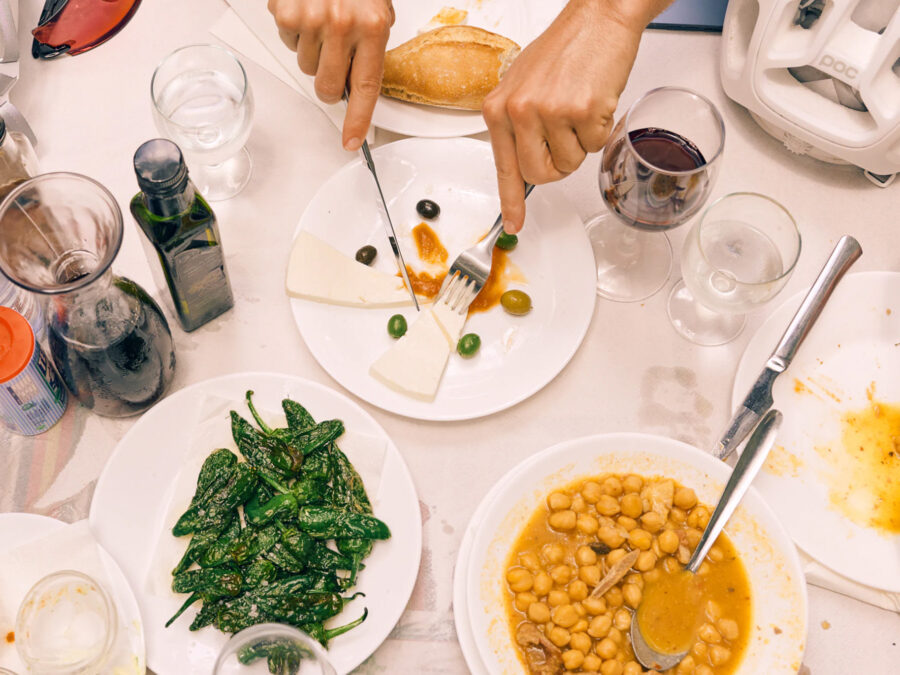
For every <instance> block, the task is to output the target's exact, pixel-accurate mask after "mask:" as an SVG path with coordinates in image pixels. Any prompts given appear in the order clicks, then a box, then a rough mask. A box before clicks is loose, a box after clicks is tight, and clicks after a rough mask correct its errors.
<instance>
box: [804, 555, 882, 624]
mask: <svg viewBox="0 0 900 675" xmlns="http://www.w3.org/2000/svg"><path fill="white" fill-rule="evenodd" d="M797 552H798V553H799V554H800V564H801V565H802V566H803V573H804V574H805V575H806V581H807V583H809V584H812V585H813V586H818V587H819V588H825V589H827V590H829V591H834V592H835V593H840V594H842V595H846V596H847V597H850V598H854V599H856V600H860V601H862V602H866V603H868V604H870V605H875V606H876V607H881V608H882V609H887V610H890V611H892V612H898V613H900V593H889V592H888V591H882V590H879V589H877V588H872V587H871V586H866V585H865V584H860V583H857V582H855V581H852V580H850V579H848V578H847V577H844V576H842V575H840V574H838V573H837V572H834V571H832V570H830V569H828V568H827V567H825V566H824V565H822V564H821V563H819V562H817V561H815V560H813V559H812V558H810V557H809V556H808V555H806V553H804V552H803V551H801V550H799V549H798V550H797Z"/></svg>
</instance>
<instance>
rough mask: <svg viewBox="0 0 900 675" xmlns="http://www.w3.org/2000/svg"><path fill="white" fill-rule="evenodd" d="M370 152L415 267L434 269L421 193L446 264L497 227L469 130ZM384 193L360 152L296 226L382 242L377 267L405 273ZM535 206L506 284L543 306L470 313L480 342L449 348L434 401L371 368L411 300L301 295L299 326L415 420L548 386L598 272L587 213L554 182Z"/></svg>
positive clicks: (486, 173)
mask: <svg viewBox="0 0 900 675" xmlns="http://www.w3.org/2000/svg"><path fill="white" fill-rule="evenodd" d="M373 154H374V157H375V163H376V165H377V167H378V173H379V177H380V179H381V185H382V189H383V190H384V195H385V198H386V199H387V202H388V207H389V208H390V211H391V217H392V219H393V222H394V228H395V230H396V232H397V239H398V242H399V244H400V248H401V250H402V252H403V256H404V259H405V261H406V264H407V265H408V266H410V267H412V268H414V269H416V270H422V269H425V267H424V265H423V263H422V262H421V261H420V260H419V257H418V253H417V251H416V247H415V244H414V242H413V240H412V235H411V234H410V233H411V230H412V228H413V227H415V226H417V225H418V224H419V223H421V222H425V221H423V219H422V218H421V217H420V216H419V214H418V213H417V212H416V208H415V207H416V203H417V202H418V201H419V200H420V199H426V198H427V199H432V200H434V201H436V202H437V203H438V205H439V206H440V208H441V213H440V216H439V217H438V218H437V219H436V220H432V221H427V222H428V225H429V226H430V227H431V228H432V229H433V230H434V231H435V232H436V234H437V235H438V237H439V239H440V240H441V242H442V243H443V245H444V246H445V247H446V249H447V252H448V258H447V263H448V264H449V263H450V262H452V261H453V259H454V258H455V257H456V255H457V254H458V253H459V252H460V251H462V250H464V249H465V248H468V247H469V246H471V245H472V244H474V243H475V242H477V241H478V240H479V239H480V238H481V237H482V236H483V235H484V234H485V233H486V232H487V231H488V229H489V228H490V226H491V225H492V224H493V222H494V219H495V218H496V216H497V213H498V212H499V201H498V198H497V177H496V174H495V171H494V163H493V155H492V153H491V147H490V145H489V144H487V143H484V142H482V141H476V140H473V139H468V138H457V139H420V138H410V139H406V140H402V141H397V142H396V143H391V144H389V145H385V146H382V147H380V148H377V149H376V150H375V151H374V153H373ZM376 199H377V192H376V191H375V187H374V183H373V181H372V175H371V174H370V173H369V171H368V170H367V169H366V167H365V165H364V164H363V163H362V161H361V160H357V161H354V162H352V163H350V164H348V165H347V166H345V167H344V168H343V169H341V170H340V171H338V172H337V173H336V174H335V175H334V176H332V177H331V178H330V179H329V180H328V181H327V182H326V183H325V184H324V185H323V186H322V188H321V189H320V190H319V192H318V193H317V194H316V196H315V197H314V198H313V200H312V201H311V202H310V204H309V206H308V207H307V208H306V211H305V212H304V214H303V217H302V218H301V220H300V224H299V226H298V228H297V231H298V232H299V231H300V230H307V231H309V232H310V233H312V234H314V235H316V236H317V237H319V238H321V239H324V240H325V241H327V242H328V243H329V244H331V245H332V246H334V247H335V248H337V249H338V250H339V251H341V252H342V253H344V254H345V255H347V256H350V257H353V256H354V254H355V253H356V251H357V250H358V249H359V248H360V247H362V246H364V245H366V244H371V245H373V246H375V248H376V249H377V250H378V255H377V257H376V259H375V263H374V265H373V266H374V267H376V268H377V269H380V270H383V271H385V272H387V273H389V274H398V270H397V265H396V263H395V262H394V256H393V254H392V253H391V249H390V246H389V245H388V242H387V238H386V237H385V234H384V230H383V228H382V226H381V223H380V221H379V220H378V215H377V214H378V211H377V207H376V202H375V200H376ZM526 208H527V212H528V216H527V218H526V222H525V228H524V229H523V230H522V232H521V233H520V234H519V243H518V245H517V246H516V248H515V249H514V250H513V251H511V252H510V253H509V262H510V263H511V265H514V266H515V267H514V268H513V267H510V268H509V269H510V270H512V269H518V271H519V272H520V273H521V275H513V279H515V278H517V277H518V278H519V279H521V278H524V279H525V280H526V281H525V282H522V281H516V280H511V281H510V282H509V285H508V288H509V289H521V290H524V291H525V292H526V293H528V294H529V295H530V296H531V299H532V302H533V307H534V308H533V309H532V310H531V312H530V313H529V314H527V315H525V316H512V315H510V314H508V313H507V312H505V311H504V310H503V309H502V308H501V307H500V306H499V305H498V306H496V307H494V308H492V309H490V310H489V311H486V312H480V313H475V314H472V316H470V317H469V320H468V321H467V322H466V326H465V328H464V329H463V333H477V334H478V335H479V336H480V337H481V349H480V351H479V352H478V354H476V356H475V357H474V358H470V359H464V358H462V357H460V356H459V355H458V354H456V353H455V352H454V353H452V354H451V355H450V360H449V363H448V364H447V369H446V371H445V372H444V377H443V379H442V381H441V384H440V387H439V388H438V392H437V396H436V397H435V399H434V400H433V401H421V400H418V399H414V398H410V397H408V396H406V395H404V394H401V393H399V392H397V391H394V390H393V389H390V388H388V387H387V386H385V385H384V384H382V383H381V382H379V381H377V380H375V379H374V378H373V377H372V376H371V375H370V374H369V367H370V366H371V365H372V363H373V362H374V361H375V360H376V359H377V358H378V357H379V356H380V355H381V354H382V353H383V352H384V351H386V350H387V349H388V348H389V347H390V346H391V344H392V343H393V339H392V338H391V337H390V336H389V335H388V333H387V322H388V319H389V318H390V317H391V315H393V314H396V313H401V314H403V315H404V316H405V317H406V319H407V321H408V322H409V323H412V320H413V318H414V315H415V309H414V308H413V307H404V308H400V309H397V308H389V309H370V308H360V307H340V306H336V305H329V304H324V303H319V302H312V301H309V300H301V299H296V298H292V299H291V309H292V311H293V313H294V320H295V321H296V323H297V328H298V329H299V330H300V334H301V335H302V336H303V339H304V340H305V341H306V344H307V346H308V347H309V349H310V351H311V352H312V354H313V356H314V357H315V359H316V360H317V361H318V362H319V364H320V365H321V366H322V367H323V368H324V369H325V370H326V371H327V372H328V374H329V375H331V376H332V377H333V378H334V379H335V380H337V382H338V383H339V384H340V385H341V386H343V387H345V388H346V389H347V390H349V391H350V392H352V393H353V394H355V395H356V396H359V397H360V398H362V399H363V400H365V401H368V402H369V403H371V404H372V405H375V406H378V407H379V408H382V409H384V410H387V411H389V412H393V413H397V414H399V415H404V416H406V417H412V418H416V419H423V420H436V421H446V420H462V419H472V418H476V417H483V416H485V415H490V414H491V413H494V412H497V411H499V410H503V409H505V408H508V407H510V406H512V405H515V404H516V403H518V402H520V401H522V400H524V399H525V398H528V397H529V396H531V395H532V394H534V393H535V392H537V391H539V390H540V389H541V388H543V387H544V386H545V385H546V384H547V383H549V382H550V381H551V380H552V379H553V378H554V377H556V375H557V374H558V373H559V372H560V371H561V370H562V369H563V368H564V367H565V366H566V364H567V363H568V362H569V360H570V359H571V358H572V356H573V355H574V354H575V351H576V350H577V349H578V347H579V345H580V344H581V341H582V339H583V338H584V335H585V333H586V332H587V328H588V325H589V324H590V321H591V316H592V315H593V312H594V304H595V299H596V295H595V288H594V287H595V284H596V272H595V267H594V257H593V254H592V253H591V247H590V243H589V241H588V238H587V235H586V234H585V230H584V226H583V224H582V222H581V219H580V218H579V217H578V214H577V213H576V212H575V211H574V209H573V208H572V206H571V205H570V204H569V203H568V201H567V200H566V199H565V198H564V197H563V196H562V193H561V192H560V191H559V189H558V188H557V187H555V186H552V185H549V186H538V187H537V188H535V190H534V192H532V194H531V196H530V197H529V198H528V202H527V207H526ZM285 257H287V256H285ZM444 269H446V266H445V267H444Z"/></svg>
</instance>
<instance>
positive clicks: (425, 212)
mask: <svg viewBox="0 0 900 675" xmlns="http://www.w3.org/2000/svg"><path fill="white" fill-rule="evenodd" d="M416 211H418V213H419V215H420V216H422V217H423V218H427V219H428V220H434V219H435V218H437V217H438V216H439V215H441V207H440V206H438V205H437V202H433V201H431V200H430V199H423V200H422V201H420V202H419V203H418V204H416Z"/></svg>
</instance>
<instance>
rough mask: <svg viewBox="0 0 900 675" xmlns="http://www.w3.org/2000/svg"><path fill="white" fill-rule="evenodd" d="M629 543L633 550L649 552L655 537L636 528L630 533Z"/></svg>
mask: <svg viewBox="0 0 900 675" xmlns="http://www.w3.org/2000/svg"><path fill="white" fill-rule="evenodd" d="M628 543H629V544H631V548H639V549H641V550H642V551H647V550H649V549H650V545H651V544H652V543H653V535H652V534H650V533H649V532H647V530H642V529H640V528H635V529H633V530H632V531H631V532H629V533H628Z"/></svg>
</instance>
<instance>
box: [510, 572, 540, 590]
mask: <svg viewBox="0 0 900 675" xmlns="http://www.w3.org/2000/svg"><path fill="white" fill-rule="evenodd" d="M506 582H507V583H508V584H509V588H510V590H511V591H513V592H514V593H521V592H524V591H530V590H531V587H532V586H533V585H534V577H532V576H531V572H529V571H528V570H526V569H525V568H523V567H513V568H512V569H511V570H509V571H508V572H507V573H506Z"/></svg>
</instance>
